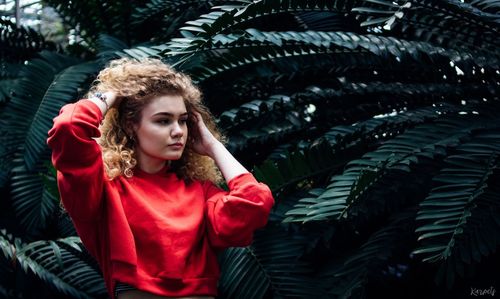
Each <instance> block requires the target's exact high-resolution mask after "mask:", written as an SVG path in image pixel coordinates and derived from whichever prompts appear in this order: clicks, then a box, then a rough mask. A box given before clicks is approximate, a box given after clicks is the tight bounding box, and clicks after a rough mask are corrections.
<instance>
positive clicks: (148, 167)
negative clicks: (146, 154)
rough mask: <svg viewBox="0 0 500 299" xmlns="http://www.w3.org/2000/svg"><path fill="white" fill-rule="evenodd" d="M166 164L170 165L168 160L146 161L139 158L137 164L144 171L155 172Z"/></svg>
mask: <svg viewBox="0 0 500 299" xmlns="http://www.w3.org/2000/svg"><path fill="white" fill-rule="evenodd" d="M166 165H170V161H165V160H162V161H161V160H159V161H148V160H142V161H141V160H139V161H138V163H137V166H138V167H139V168H140V169H141V170H142V171H144V172H147V173H157V172H158V171H160V170H161V169H162V168H164V167H165V166H166Z"/></svg>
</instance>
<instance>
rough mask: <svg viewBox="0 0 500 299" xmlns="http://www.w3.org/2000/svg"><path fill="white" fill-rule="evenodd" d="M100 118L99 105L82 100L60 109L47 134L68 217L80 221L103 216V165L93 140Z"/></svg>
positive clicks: (97, 146) (97, 147)
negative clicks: (101, 210) (101, 208)
mask: <svg viewBox="0 0 500 299" xmlns="http://www.w3.org/2000/svg"><path fill="white" fill-rule="evenodd" d="M101 118H102V112H101V110H100V109H99V107H98V106H97V105H96V104H94V103H93V102H91V101H88V100H80V101H78V102H76V103H74V104H67V105H65V106H63V107H62V108H61V110H60V112H59V115H58V116H57V117H55V118H54V125H53V127H52V128H51V129H50V130H49V133H48V139H47V144H48V145H49V147H50V148H51V149H52V164H54V167H55V168H56V169H57V183H58V187H59V193H60V196H61V200H62V202H63V204H64V207H65V209H66V210H67V211H68V213H69V215H70V216H71V217H72V218H76V219H80V220H92V219H95V218H96V217H98V216H99V215H100V213H99V212H100V207H101V205H102V194H103V185H104V183H103V182H104V180H105V176H104V164H103V161H102V154H101V149H100V147H99V145H98V144H97V142H96V141H95V140H94V139H93V138H96V137H99V136H100V131H99V122H100V120H101Z"/></svg>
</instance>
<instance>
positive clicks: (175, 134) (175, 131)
mask: <svg viewBox="0 0 500 299" xmlns="http://www.w3.org/2000/svg"><path fill="white" fill-rule="evenodd" d="M171 134H172V137H182V135H183V134H184V131H182V128H181V126H180V125H179V123H177V122H175V123H174V127H173V128H172V132H171Z"/></svg>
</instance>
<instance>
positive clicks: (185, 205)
mask: <svg viewBox="0 0 500 299" xmlns="http://www.w3.org/2000/svg"><path fill="white" fill-rule="evenodd" d="M101 118H102V113H101V111H100V109H99V108H98V107H97V105H95V104H94V103H93V102H91V101H88V100H80V101H78V102H77V103H75V104H68V105H66V106H64V107H63V108H62V109H61V111H60V114H59V116H57V117H56V118H55V119H54V126H53V128H52V129H51V130H50V131H49V138H48V144H49V146H50V147H51V148H52V163H53V164H54V166H55V167H56V169H57V170H58V172H57V181H58V186H59V191H60V195H61V200H62V202H63V204H64V207H65V208H66V210H67V211H68V213H69V215H70V217H71V219H72V220H73V223H74V225H75V228H76V230H77V232H78V235H79V236H80V238H81V240H82V242H83V244H84V246H85V247H86V248H87V249H88V251H89V252H90V254H91V255H92V256H94V257H95V258H96V260H97V261H98V263H99V265H100V267H101V269H102V272H103V275H104V279H105V282H106V287H107V288H108V291H109V294H110V296H111V297H112V298H114V294H113V293H114V292H113V289H114V286H115V283H116V281H120V282H123V283H126V284H129V285H131V286H134V287H136V288H138V289H140V290H143V291H147V292H151V293H154V294H158V295H162V296H172V297H174V296H194V295H210V296H216V295H217V281H218V278H219V271H220V270H219V265H218V263H217V257H216V252H217V251H218V250H220V249H223V248H227V247H231V246H247V245H249V244H250V243H251V242H252V236H253V232H254V231H255V230H256V229H258V228H262V227H263V226H265V225H266V223H267V219H268V216H269V212H270V210H271V208H272V206H273V205H274V199H273V196H272V194H271V191H270V190H269V188H268V187H267V186H266V185H264V184H262V183H259V182H257V181H256V180H255V178H254V177H253V175H252V174H250V173H245V174H241V175H238V176H237V177H235V178H233V179H232V180H230V181H229V182H228V186H229V192H227V191H224V190H222V189H220V188H218V187H217V186H215V185H214V184H213V183H212V182H209V181H194V182H192V183H190V184H188V183H186V182H185V181H183V180H180V179H179V178H177V176H176V175H175V173H173V172H169V171H168V169H167V168H165V169H163V170H162V171H160V172H158V173H155V174H148V173H146V172H144V171H141V170H140V169H139V168H138V167H136V168H135V169H134V176H133V177H132V178H126V177H124V176H119V177H117V178H115V179H113V180H111V181H110V180H109V179H108V178H107V176H106V175H105V171H104V164H103V161H102V156H101V149H100V147H99V145H98V144H97V143H96V141H95V140H94V139H93V138H95V137H99V136H100V131H99V130H98V126H99V122H100V120H101Z"/></svg>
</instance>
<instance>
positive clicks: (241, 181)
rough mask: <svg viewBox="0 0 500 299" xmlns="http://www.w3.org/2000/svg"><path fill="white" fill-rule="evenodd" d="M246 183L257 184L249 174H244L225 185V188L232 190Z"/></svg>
mask: <svg viewBox="0 0 500 299" xmlns="http://www.w3.org/2000/svg"><path fill="white" fill-rule="evenodd" d="M247 183H254V184H256V183H258V182H257V180H256V179H255V177H254V176H253V174H252V173H251V172H245V173H241V174H239V175H237V176H235V177H234V178H232V179H231V180H230V181H229V182H228V183H227V186H228V187H229V190H234V189H236V188H238V187H241V186H243V185H245V184H247Z"/></svg>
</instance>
